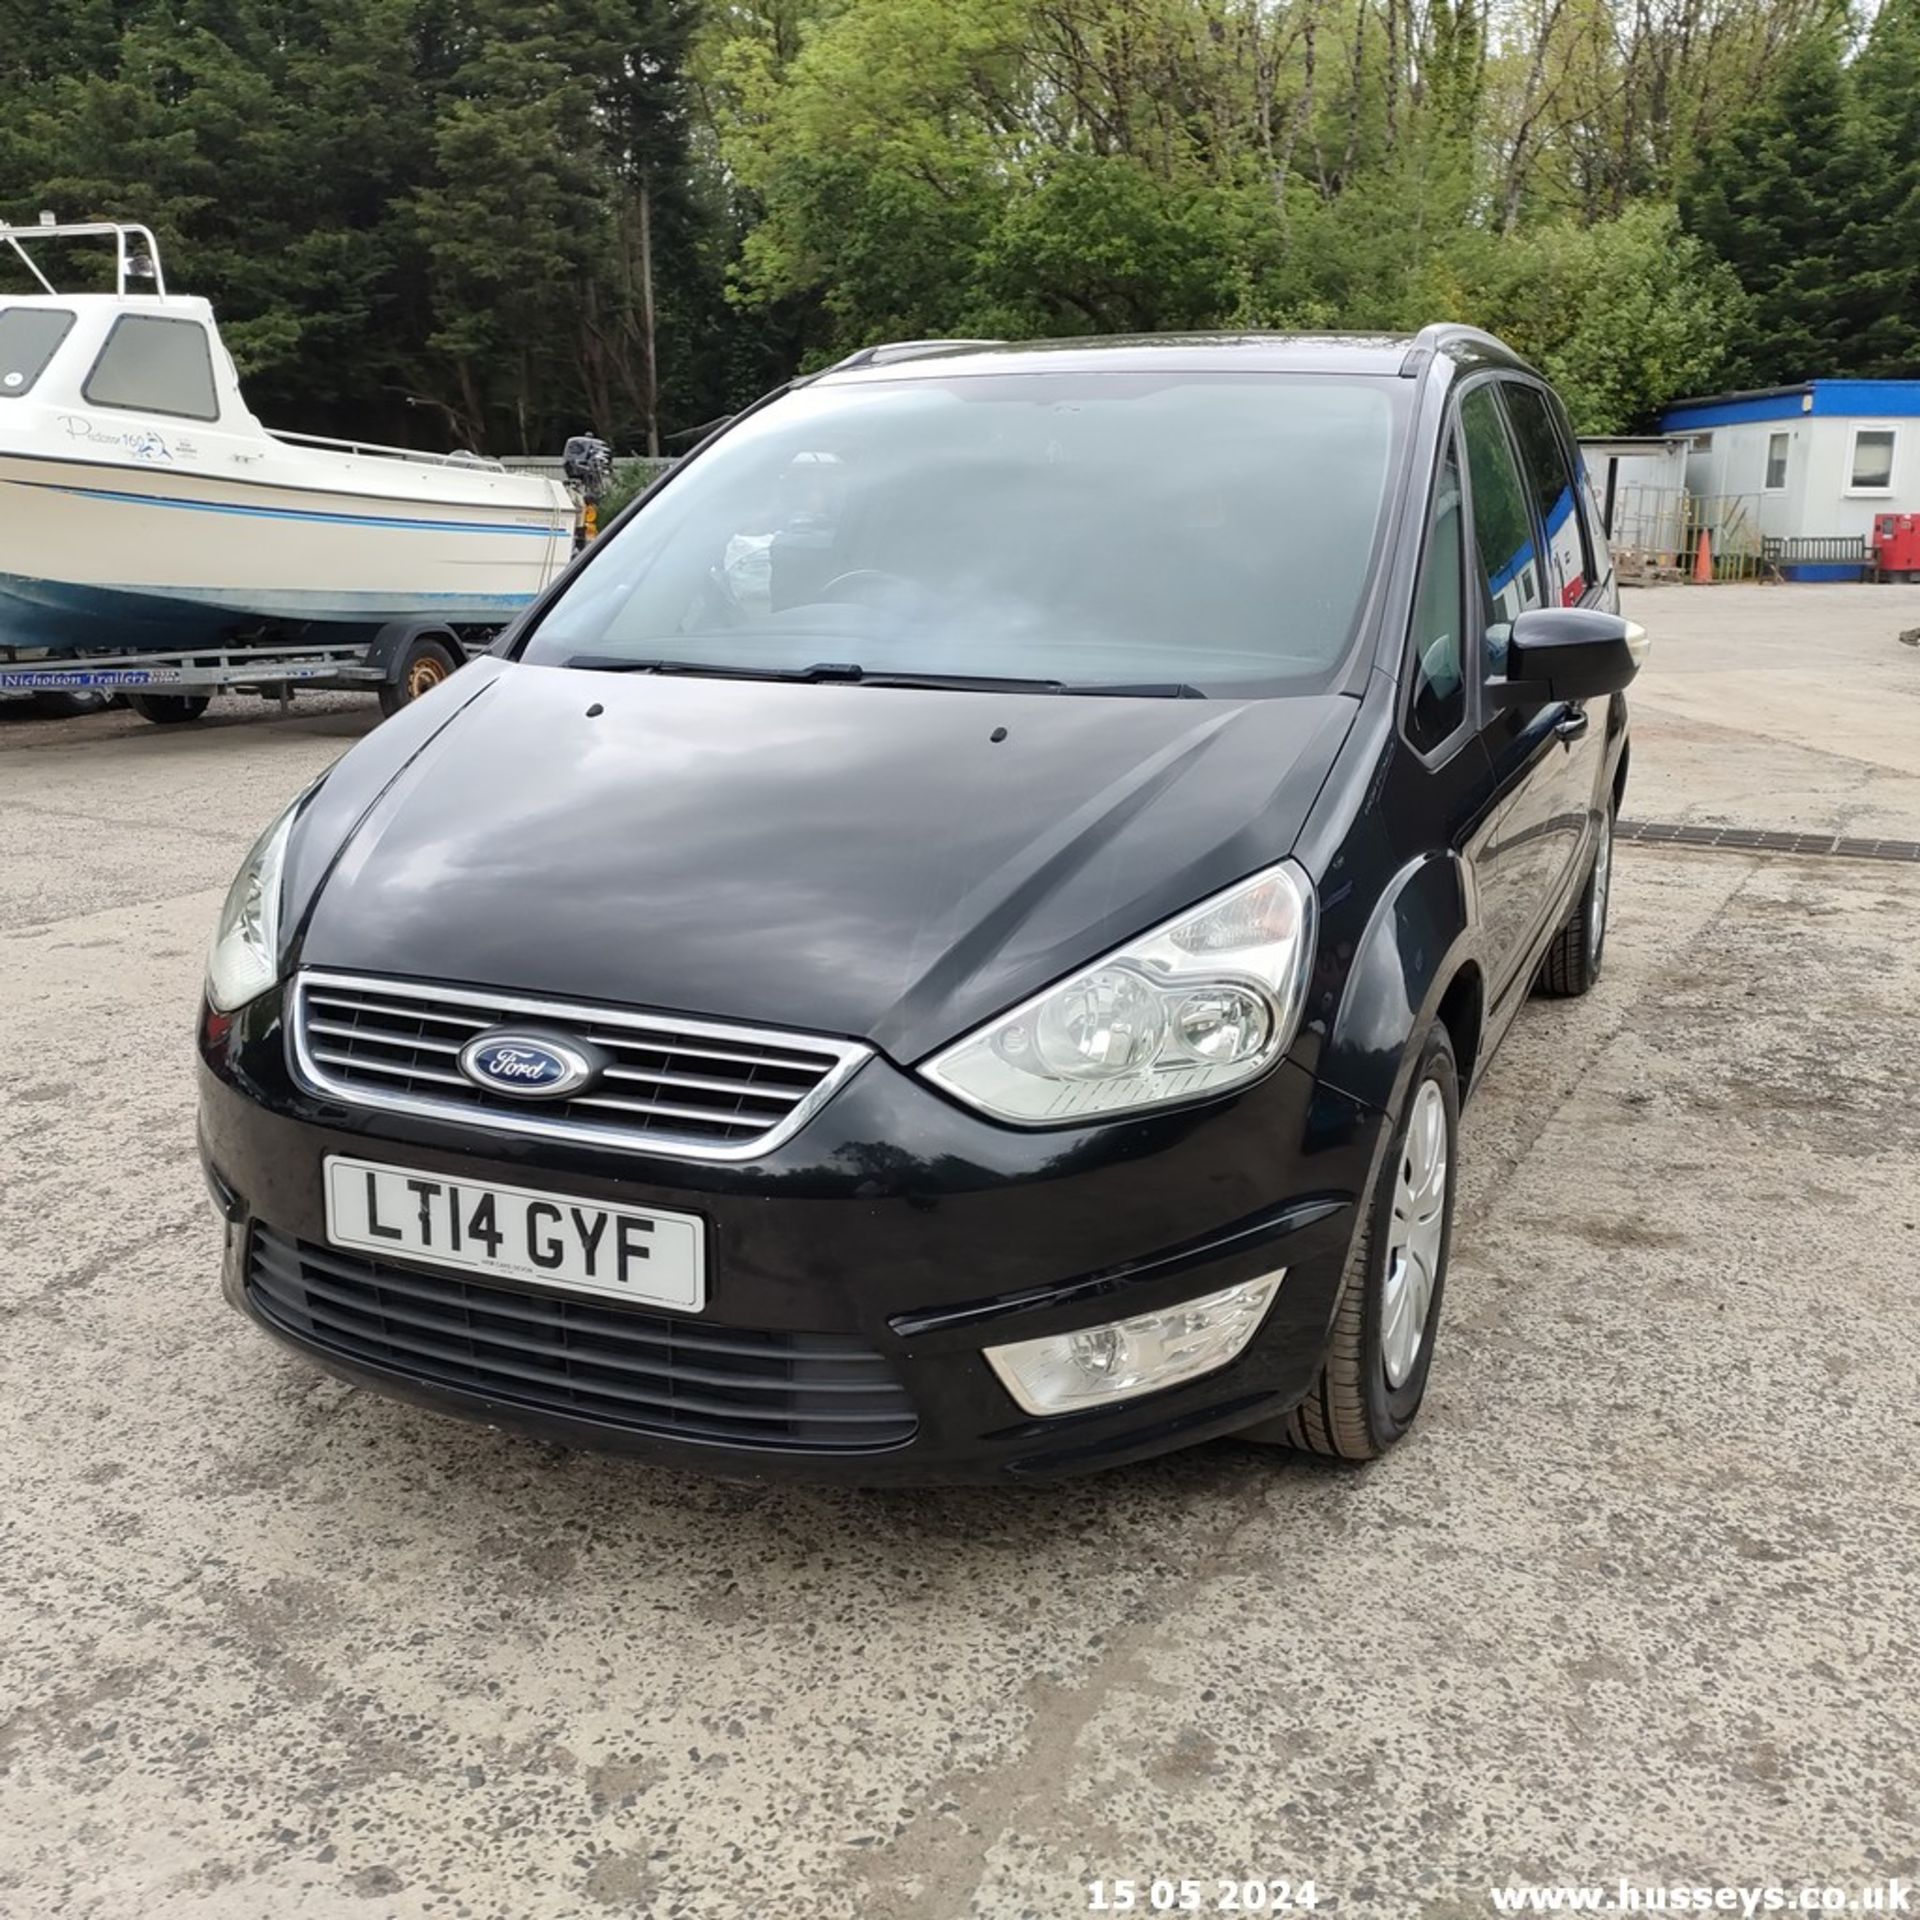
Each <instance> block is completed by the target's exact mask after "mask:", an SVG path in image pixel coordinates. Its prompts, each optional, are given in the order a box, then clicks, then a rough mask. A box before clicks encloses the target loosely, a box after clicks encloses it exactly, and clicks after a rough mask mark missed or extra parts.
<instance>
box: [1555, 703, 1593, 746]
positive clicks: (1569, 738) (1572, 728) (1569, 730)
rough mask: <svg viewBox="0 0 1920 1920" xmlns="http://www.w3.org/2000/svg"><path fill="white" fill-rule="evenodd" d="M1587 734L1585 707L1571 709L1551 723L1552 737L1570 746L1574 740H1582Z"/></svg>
mask: <svg viewBox="0 0 1920 1920" xmlns="http://www.w3.org/2000/svg"><path fill="white" fill-rule="evenodd" d="M1586 732H1587V710H1586V708H1585V707H1573V708H1570V709H1569V710H1568V711H1567V712H1566V713H1563V714H1562V715H1561V716H1560V718H1559V719H1558V720H1556V721H1555V722H1554V723H1553V737H1554V738H1555V739H1556V740H1561V741H1564V742H1565V743H1566V744H1567V745H1568V746H1572V745H1573V743H1574V742H1575V741H1576V740H1582V739H1584V738H1585V737H1586Z"/></svg>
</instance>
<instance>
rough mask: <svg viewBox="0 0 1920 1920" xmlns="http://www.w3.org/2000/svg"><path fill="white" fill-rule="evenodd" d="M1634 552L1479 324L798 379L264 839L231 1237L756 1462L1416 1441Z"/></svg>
mask: <svg viewBox="0 0 1920 1920" xmlns="http://www.w3.org/2000/svg"><path fill="white" fill-rule="evenodd" d="M1616 604H1617V603H1616V595H1615V591H1614V582H1613V578H1612V571H1611V567H1610V565H1609V562H1608V558H1607V552H1606V546H1605V543H1604V540H1603V537H1602V531H1601V528H1600V525H1599V521H1598V516H1597V515H1596V513H1595V511H1594V503H1593V499H1592V496H1591V493H1590V491H1589V489H1588V487H1587V484H1586V481H1585V478H1584V476H1583V473H1582V470H1581V466H1580V462H1579V456H1578V453H1577V451H1576V448H1575V444H1574V441H1573V439H1572V436H1571V434H1570V433H1569V430H1568V426H1567V420H1566V416H1565V413H1564V412H1563V410H1562V408H1561V407H1560V405H1559V403H1558V401H1557V400H1556V399H1555V398H1554V396H1553V394H1552V392H1551V391H1550V390H1549V389H1548V388H1547V387H1546V386H1545V385H1544V384H1543V383H1542V381H1541V380H1540V379H1539V377H1538V376H1537V375H1536V374H1534V373H1533V372H1532V371H1531V370H1530V369H1529V368H1527V367H1526V366H1525V365H1524V364H1523V363H1522V362H1521V361H1520V360H1518V359H1517V358H1516V357H1515V356H1514V355H1513V354H1512V353H1510V352H1509V351H1507V350H1506V349H1505V348H1503V347H1502V346H1501V345H1500V344H1499V343H1498V342H1497V341H1495V340H1493V339H1491V338H1489V337H1488V336H1486V335H1484V334H1480V333H1475V332H1471V331H1468V330H1465V329H1459V328H1430V329H1428V330H1427V331H1426V332H1424V333H1422V334H1420V335H1419V336H1418V337H1417V338H1415V339H1411V340H1389V339H1373V338H1324V339H1301V338H1281V337H1240V336H1232V337H1191V338H1185V337H1183V338H1167V339H1152V340H1119V341H1081V342H1069V343H1064V344H1058V345H1038V346H1017V347H999V346H974V345H961V346H953V345H949V346H942V347H930V346H926V345H922V344H918V343H916V344H914V345H911V346H901V347H893V348H881V349H871V350H869V351H867V352H866V353H863V354H858V355H855V356H854V358H853V359H852V360H849V361H847V362H846V363H844V364H843V365H841V366H839V367H836V368H834V369H833V370H832V371H830V372H828V373H826V374H823V375H821V376H819V377H818V378H815V379H812V380H807V381H803V382H800V383H797V384H796V385H795V386H793V387H792V388H790V389H788V390H786V391H784V392H782V393H780V394H778V395H776V396H774V397H773V398H772V399H770V400H769V401H767V402H765V403H763V404H761V405H759V406H757V407H755V408H753V409H751V410H749V411H748V412H747V413H745V414H744V415H742V416H740V417H739V418H738V419H736V420H735V421H734V422H733V423H732V424H731V425H729V426H728V427H727V428H726V429H725V430H724V431H723V432H721V433H720V434H718V435H717V436H716V437H715V438H714V439H713V440H711V441H710V442H709V443H708V444H707V445H706V446H705V447H703V448H702V449H701V450H700V451H699V452H698V453H697V454H696V455H695V456H694V457H692V458H691V459H689V460H687V461H685V462H683V463H682V464H681V466H680V467H679V469H678V470H677V471H676V472H674V474H673V475H672V476H671V478H670V479H669V480H667V481H666V482H665V484H663V485H660V486H658V487H656V488H655V489H654V491H653V492H652V493H651V494H650V495H648V496H647V497H646V498H645V499H643V500H642V501H641V502H640V503H639V505H638V506H637V508H635V509H633V510H630V511H629V512H628V513H627V514H626V515H624V516H623V517H622V518H621V519H620V520H619V521H617V522H616V523H615V525H614V526H613V528H612V529H611V531H609V532H608V533H607V534H606V535H605V536H603V537H602V538H601V539H600V541H598V542H597V543H596V544H595V545H594V546H593V547H592V548H590V549H589V550H588V551H587V552H586V553H585V554H584V555H583V556H582V557H581V558H580V560H579V561H577V562H576V563H575V565H574V567H573V568H572V569H571V571H570V572H569V573H568V574H567V575H566V576H565V577H564V578H563V579H561V580H560V581H559V582H558V583H557V585H556V586H555V587H554V588H553V589H552V590H551V591H550V592H549V593H548V594H547V595H546V596H545V597H544V598H543V599H542V600H541V601H540V602H539V603H538V604H537V605H536V606H535V607H533V608H532V609H531V611H530V612H529V614H528V615H527V616H526V618H525V619H523V620H522V621H521V622H520V623H519V625H518V627H517V629H516V630H515V631H514V632H513V633H512V634H511V635H510V636H509V637H508V638H506V639H505V640H503V641H502V643H501V645H500V646H499V647H498V648H497V649H496V650H495V655H494V656H493V657H490V658H487V659H484V660H482V661H480V662H477V663H476V664H474V665H473V666H471V667H469V668H467V669H465V670H463V671H462V672H460V673H459V674H458V675H456V676H454V677H453V678H452V679H451V680H450V681H449V682H448V683H447V684H446V685H445V686H443V687H442V688H440V689H439V690H438V691H436V692H435V693H434V694H433V695H432V696H431V697H430V698H427V699H424V700H422V701H420V702H419V703H418V704H416V705H413V706H409V707H407V708H406V709H405V710H404V711H403V712H401V713H400V714H399V715H398V716H397V717H396V718H395V719H393V720H391V721H389V722H388V723H387V724H386V725H384V726H382V727H381V728H380V729H379V730H378V731H377V732H376V733H374V734H372V735H371V736H370V737H369V738H367V739H366V740H364V741H363V742H361V743H360V744H359V745H358V746H356V747H355V748H354V749H353V751H352V752H350V753H349V754H347V755H346V757H345V758H344V759H342V760H341V761H340V762H339V764H338V765H336V766H335V767H334V768H333V769H332V770H331V771H330V772H329V773H328V774H327V776H326V777H325V778H324V779H323V780H322V781H320V782H319V784H318V785H316V786H315V787H313V788H312V789H310V790H309V791H308V792H307V793H305V794H304V795H302V796H301V798H300V799H299V800H297V801H296V802H295V803H294V805H293V806H292V807H291V808H290V809H289V810H288V812H287V813H286V814H285V815H284V816H283V817H282V818H281V819H280V820H279V821H278V822H277V823H276V824H275V825H274V826H273V827H272V828H270V829H269V830H268V832H267V833H266V834H265V835H264V836H263V838H262V839H261V841H260V842H259V844H258V846H256V847H255V849H254V850H253V852H252V854H251V855H250V856H249V857H248V860H247V863H246V865H245V867H244V869H243V870H242V872H241V874H240V876H239V878H238V879H237V880H236V882H235V884H234V889H233V893H232V895H231V897H230V898H229V900H228V902H227V906H226V910H225V913H224V915H223V917H222V919H221V923H220V928H219V932H218V936H217V938H216V941H215V945H214V949H213V954H212V960H211V964H210V969H209V975H208V982H207V999H206V1006H205V1009H204V1013H203V1017H202V1024H201V1033H200V1052H201V1058H202V1062H203V1068H204V1071H203V1074H202V1121H201V1130H202V1148H203V1152H204V1156H205V1160H206V1166H207V1172H208V1176H209V1179H210V1181H211V1184H212V1187H213V1191H214V1194H215V1198H216V1200H217V1202H218V1204H219V1207H220V1209H221V1211H222V1213H223V1214H224V1216H225V1219H226V1221H227V1233H226V1255H225V1260H226V1275H225V1283H226V1287H227V1290H228V1292H229V1294H230V1296H231V1298H232V1299H233V1301H234V1303H235V1304H236V1305H237V1306H240V1307H242V1308H244V1309H245V1310H246V1311H247V1312H248V1313H249V1314H251V1315H252V1316H253V1318H254V1319H255V1320H257V1321H258V1322H259V1323H260V1324H261V1325H262V1326H263V1327H265V1328H266V1329H267V1330H268V1331H270V1332H272V1333H274V1334H276V1335H278V1336H279V1337H280V1338H281V1339H283V1340H285V1341H287V1342H289V1343H290V1344H292V1345H293V1346H295V1347H297V1348H298V1349H300V1350H301V1351H302V1352H304V1353H306V1354H308V1355H310V1356H311V1357H312V1358H314V1359H316V1360H317V1361H319V1362H320V1364H321V1365H323V1366H325V1367H327V1368H329V1369H331V1370H332V1371H334V1372H335V1373H338V1374H340V1375H342V1376H344V1377H345V1378H347V1379H349V1380H352V1381H355V1382H358V1383H360V1384H362V1385H364V1386H367V1387H370V1388H373V1389H375V1390H376V1391H378V1392H381V1393H391V1394H396V1395H400V1396H403V1397H405V1398H408V1399H414V1400H419V1401H422V1402H425V1403H426V1404H428V1405H431V1406H435V1407H440V1408H444V1409H446V1410H447V1411H450V1412H457V1413H464V1414H467V1415H470V1416H473V1417H475V1418H478V1419H482V1420H487V1421H493V1422H498V1423H502V1424H511V1425H515V1426H521V1427H525V1428H529V1429H532V1430H534V1431H537V1432H540V1433H543V1434H546V1435H548V1436H551V1437H555V1438H558V1439H562V1440H567V1441H574V1442H580V1443H585V1444H590V1445H596V1446H618V1447H626V1448H634V1449H638V1450H641V1451H644V1452H647V1453H650V1454H653V1455H655V1456H657V1457H659V1458H662V1459H671V1460H674V1461H677V1462H682V1463H692V1464H697V1465H708V1466H711V1467H713V1468H715V1469H717V1470H720V1471H724V1472H728V1473H734V1474H748V1475H760V1474H771V1473H803V1474H809V1475H837V1476H842V1477H845V1478H849V1479H857V1480H863V1481H870V1482H886V1481H898V1480H912V1479H932V1480H964V1479H990V1478H996V1477H999V1476H1003V1475H1011V1476H1024V1477H1039V1476H1048V1475H1057V1474H1065V1473H1073V1472H1078V1471H1082V1470H1085V1469H1088V1468H1093V1467H1100V1466H1106V1465H1110V1464H1112V1463H1115V1462H1118V1461H1124V1460H1128V1459H1134V1458H1138V1457H1140V1456H1143V1455H1147V1454H1152V1453H1155V1452H1159V1451H1161V1450H1163V1449H1166V1448H1170V1447H1176V1446H1182V1445H1186V1444H1188V1443H1190V1442H1194V1441H1199V1440H1203V1439H1206V1438H1208V1437H1210V1436H1213V1435H1218V1434H1227V1433H1240V1434H1243V1435H1246V1436H1248V1437H1253V1438H1258V1439H1263V1440H1274V1441H1282V1442H1285V1443H1288V1444H1290V1445H1293V1446H1297V1447H1306V1448H1310V1449H1313V1450H1315V1451H1318V1452H1323V1453H1331V1454H1338V1455H1343V1456H1346V1457H1348V1458H1355V1459H1358V1458H1366V1457H1370V1456H1372V1455H1376V1454H1378V1453H1380V1452H1382V1451H1383V1450H1384V1449H1385V1448H1387V1447H1389V1446H1391V1445H1392V1444H1393V1442H1394V1441H1396V1440H1397V1439H1398V1438H1399V1437H1400V1436H1401V1435H1402V1434H1403V1433H1404V1432H1405V1431H1406V1430H1407V1428H1408V1425H1409V1424H1410V1422H1411V1421H1412V1420H1413V1417H1414V1414H1415V1412H1416V1410H1417V1408H1418V1407H1419V1404H1420V1399H1421V1395H1422V1393H1423V1391H1424V1389H1425V1386H1426V1380H1427V1372H1428V1367H1429V1364H1430V1361H1431V1357H1432V1352H1433V1345H1434V1335H1435V1330H1436V1327H1437V1325H1438V1322H1439V1318H1440V1305H1441V1298H1442V1294H1443V1291H1444V1288H1445V1282H1446V1268H1447V1247H1448V1238H1449V1232H1450V1227H1451V1219H1452V1206H1453V1195H1454V1190H1455V1180H1454V1167H1455V1155H1456V1135H1457V1129H1458V1118H1459V1108H1460V1102H1461V1099H1462V1098H1463V1096H1464V1095H1465V1093H1466V1092H1467V1090H1468V1089H1469V1088H1470V1087H1472V1086H1473V1085H1474V1084H1475V1082H1477V1080H1478V1079H1479V1078H1480V1076H1481V1074H1482V1073H1483V1072H1484V1071H1485V1069H1486V1064H1487V1061H1488V1059H1489V1056H1490V1055H1491V1054H1492V1052H1493V1050H1494V1046H1495V1043H1496V1042H1497V1041H1498V1040H1499V1039H1500V1037H1501V1035H1502V1033H1503V1032H1504V1030H1505V1029H1506V1027H1507V1025H1508V1023H1509V1022H1510V1021H1511V1020H1512V1018H1513V1017H1514V1015H1515V1013H1516V1012H1517V1010H1518V1009H1519V1007H1520V1006H1521V1004H1522V1002H1523V1001H1525V1000H1526V998H1527V997H1528V994H1529V992H1530V991H1531V990H1533V989H1534V988H1535V987H1540V988H1542V989H1544V990H1545V991H1546V992H1548V993H1553V994H1575V993H1581V992H1584V991H1585V990H1586V989H1587V987H1588V986H1590V985H1591V984H1592V982H1593V980H1594V977H1595V975H1596V973H1597V972H1598V969H1599V966H1600V962H1601V958H1602V955H1603V952H1604V942H1605V936H1606V916H1607V903H1608V876H1609V871H1610V850H1611V844H1612V842H1611V826H1612V821H1613V816H1614V812H1615V809H1616V807H1617V804H1618V801H1619V796H1620V792H1621V788H1622V785H1623V782H1624V780H1625V776H1626V763H1627V716H1626V708H1625V704H1624V701H1623V700H1622V698H1621V689H1622V688H1623V687H1625V685H1626V684H1627V682H1628V681H1629V680H1630V679H1631V678H1632V677H1633V674H1634V671H1635V669H1636V667H1637V665H1638V662H1639V659H1640V655H1641V648H1642V637H1641V635H1640V633H1639V631H1638V629H1636V628H1634V627H1631V626H1629V625H1628V624H1627V623H1626V622H1625V621H1623V620H1622V619H1621V618H1620V617H1619V615H1618V613H1617V611H1616Z"/></svg>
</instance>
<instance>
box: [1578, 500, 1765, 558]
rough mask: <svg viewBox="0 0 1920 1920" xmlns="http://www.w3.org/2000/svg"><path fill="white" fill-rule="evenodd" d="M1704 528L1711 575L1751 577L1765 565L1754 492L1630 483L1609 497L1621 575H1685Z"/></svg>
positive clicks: (1615, 547)
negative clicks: (1702, 491) (1689, 490)
mask: <svg viewBox="0 0 1920 1920" xmlns="http://www.w3.org/2000/svg"><path fill="white" fill-rule="evenodd" d="M1703 533H1704V534H1705V535H1706V536H1707V540H1708V543H1709V545H1710V546H1711V548H1712V552H1713V577H1714V578H1715V579H1716V580H1754V579H1758V578H1760V577H1761V575H1763V574H1764V573H1766V572H1767V571H1768V570H1769V561H1768V558H1767V554H1766V546H1765V541H1764V539H1763V537H1762V535H1761V532H1760V496H1759V495H1758V494H1754V493H1689V492H1688V491H1687V490H1686V489H1685V488H1684V487H1645V486H1631V485H1630V486H1624V487H1622V488H1620V489H1619V491H1618V493H1617V494H1616V496H1615V498H1614V506H1613V530H1612V541H1611V544H1612V547H1613V557H1614V564H1615V565H1616V566H1617V567H1618V568H1619V569H1620V576H1621V578H1622V579H1625V580H1663V579H1664V580H1672V579H1685V578H1689V577H1690V576H1691V575H1692V572H1693V565H1694V557H1695V555H1696V554H1697V553H1698V552H1699V550H1700V536H1701V534H1703Z"/></svg>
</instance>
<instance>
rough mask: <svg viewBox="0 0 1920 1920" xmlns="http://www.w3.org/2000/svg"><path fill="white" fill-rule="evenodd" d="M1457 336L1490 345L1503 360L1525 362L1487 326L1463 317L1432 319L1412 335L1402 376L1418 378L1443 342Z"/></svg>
mask: <svg viewBox="0 0 1920 1920" xmlns="http://www.w3.org/2000/svg"><path fill="white" fill-rule="evenodd" d="M1457 340H1471V341H1473V342H1474V343H1475V344H1476V345H1477V346H1482V347H1491V348H1492V349H1493V350H1494V352H1495V353H1496V354H1497V355H1498V356H1499V357H1500V358H1501V359H1502V360H1504V361H1507V362H1509V363H1511V364H1512V365H1514V366H1524V365H1525V364H1526V363H1525V362H1524V361H1523V360H1522V359H1521V358H1520V356H1519V355H1518V354H1517V353H1515V352H1514V350H1513V349H1512V348H1511V347H1510V346H1508V345H1507V343H1506V342H1505V341H1504V340H1502V339H1501V338H1500V337H1499V335H1498V334H1493V333H1489V332H1488V331H1487V330H1486V328H1485V327H1470V326H1468V325H1467V324H1466V322H1465V321H1463V320H1430V321H1428V323H1427V324H1426V325H1425V326H1424V327H1422V328H1421V329H1420V331H1419V332H1418V333H1416V334H1415V335H1414V336H1413V340H1412V342H1411V344H1410V345H1409V346H1408V348H1407V353H1406V358H1405V359H1403V360H1402V361H1401V362H1400V378H1401V379H1402V380H1413V379H1416V378H1418V376H1419V375H1420V374H1421V373H1423V372H1424V371H1425V370H1426V367H1427V363H1428V362H1429V361H1430V360H1432V358H1433V356H1434V355H1435V354H1436V353H1437V352H1439V350H1440V348H1441V347H1442V346H1444V345H1445V344H1446V343H1447V342H1449V341H1457Z"/></svg>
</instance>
